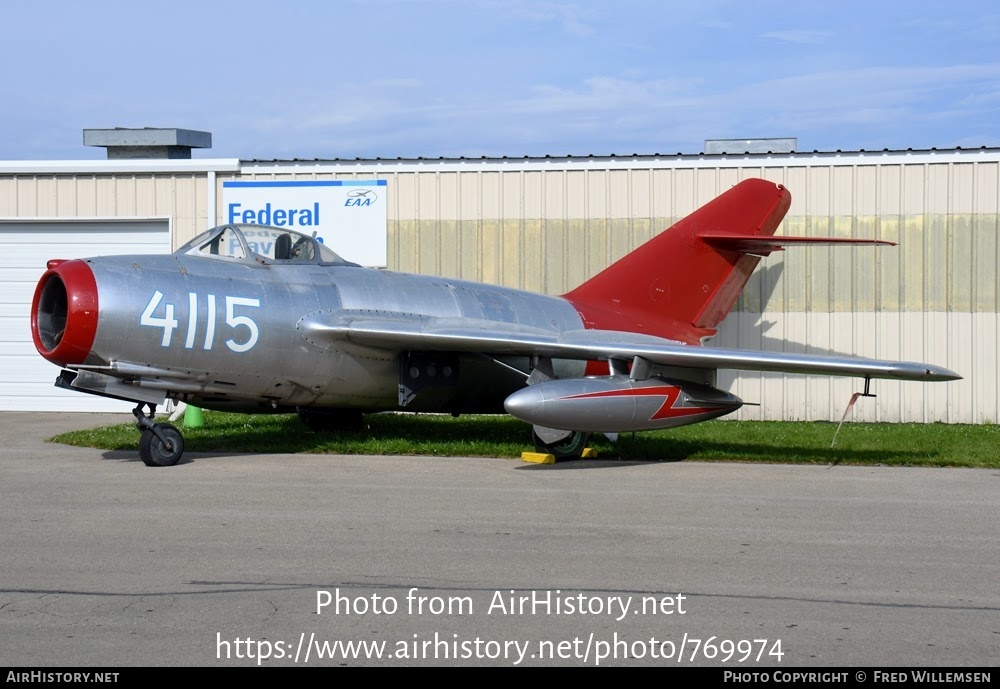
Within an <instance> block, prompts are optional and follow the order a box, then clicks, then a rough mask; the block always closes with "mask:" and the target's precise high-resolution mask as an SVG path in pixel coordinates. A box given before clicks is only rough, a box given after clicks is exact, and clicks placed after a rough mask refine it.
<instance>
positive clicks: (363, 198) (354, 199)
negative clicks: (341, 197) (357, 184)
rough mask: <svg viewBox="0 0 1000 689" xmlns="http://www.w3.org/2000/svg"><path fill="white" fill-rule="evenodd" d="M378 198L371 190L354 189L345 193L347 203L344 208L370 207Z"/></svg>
mask: <svg viewBox="0 0 1000 689" xmlns="http://www.w3.org/2000/svg"><path fill="white" fill-rule="evenodd" d="M377 198H378V196H376V195H375V192H374V191H372V190H371V189H355V190H354V191H351V192H348V193H347V201H346V202H345V203H344V205H345V206H347V207H351V206H370V205H372V204H373V203H375V200H376V199H377Z"/></svg>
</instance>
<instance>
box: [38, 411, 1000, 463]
mask: <svg viewBox="0 0 1000 689" xmlns="http://www.w3.org/2000/svg"><path fill="white" fill-rule="evenodd" d="M366 418H367V423H368V430H366V431H362V432H337V433H317V432H313V431H310V430H307V429H306V428H305V427H304V426H303V425H302V424H301V423H300V422H299V420H298V418H297V417H295V416H287V415H241V414H225V413H220V412H205V426H204V427H203V428H188V429H186V428H184V427H183V426H182V425H180V424H178V425H179V427H180V428H181V431H182V432H183V433H184V440H185V445H186V450H187V451H188V452H224V453H242V452H263V453H271V452H281V453H286V452H305V453H329V454H384V455H434V456H459V457H519V456H520V454H521V452H523V451H525V450H531V449H532V448H531V432H530V429H529V427H528V425H527V424H524V423H521V422H520V421H517V420H515V419H512V418H510V417H492V416H464V417H461V418H458V419H455V418H452V417H450V416H439V415H427V414H423V415H412V414H371V415H369V416H368V417H366ZM161 421H162V419H161ZM836 428H837V426H836V424H832V423H807V422H777V421H710V422H707V423H701V424H695V425H693V426H685V427H683V428H677V429H673V430H669V431H647V432H643V433H634V434H633V433H623V434H622V435H621V437H620V438H619V440H618V442H617V443H611V442H610V441H609V440H607V438H605V437H604V436H603V435H594V436H591V443H590V444H591V446H593V447H595V448H597V450H598V452H599V453H600V456H601V458H605V459H623V460H666V461H676V460H682V459H691V460H710V461H730V462H779V463H788V464H793V463H809V464H867V465H876V464H884V465H896V466H952V467H980V468H998V467H1000V426H997V425H984V426H969V425H946V424H885V423H882V424H874V423H848V424H844V427H843V428H842V429H841V431H840V435H838V436H837V445H836V447H834V448H832V449H831V448H830V441H831V440H832V439H833V434H834V431H835V430H836ZM51 440H52V441H53V442H59V443H65V444H67V445H77V446H81V447H96V448H101V449H105V450H128V451H135V450H136V447H137V444H138V440H139V433H138V431H136V429H135V424H134V423H123V424H121V425H116V426H105V427H102V428H96V429H92V430H82V431H73V432H71V433H64V434H62V435H58V436H56V437H54V438H51Z"/></svg>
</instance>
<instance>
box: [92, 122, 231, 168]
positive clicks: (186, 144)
mask: <svg viewBox="0 0 1000 689" xmlns="http://www.w3.org/2000/svg"><path fill="white" fill-rule="evenodd" d="M83 145H84V146H103V147H104V148H106V149H108V160H112V159H121V158H170V159H177V160H180V159H189V158H191V149H192V148H211V147H212V133H211V132H199V131H195V130H194V129H157V128H154V127H143V128H142V129H127V128H125V127H115V128H114V129H84V130H83Z"/></svg>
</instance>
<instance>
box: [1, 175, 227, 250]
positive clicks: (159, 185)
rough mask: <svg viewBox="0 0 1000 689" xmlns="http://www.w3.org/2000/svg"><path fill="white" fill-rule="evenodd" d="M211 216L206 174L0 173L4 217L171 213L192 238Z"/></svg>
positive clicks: (177, 230)
mask: <svg viewBox="0 0 1000 689" xmlns="http://www.w3.org/2000/svg"><path fill="white" fill-rule="evenodd" d="M208 216H209V213H208V205H207V186H206V175H205V174H195V173H151V174H126V173H118V174H107V175H87V174H79V175H70V174H36V175H26V174H21V175H0V217H5V218H53V219H54V218H108V217H114V218H143V219H148V218H171V219H172V221H173V231H174V236H175V238H176V237H179V236H185V237H188V238H191V237H193V236H194V235H195V234H197V233H198V232H201V231H202V230H204V229H205V228H206V227H207V225H206V222H207V218H208ZM183 241H187V240H183ZM183 241H182V242H181V243H183ZM176 245H177V243H176V241H175V246H176Z"/></svg>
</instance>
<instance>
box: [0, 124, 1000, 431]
mask: <svg viewBox="0 0 1000 689" xmlns="http://www.w3.org/2000/svg"><path fill="white" fill-rule="evenodd" d="M140 131H141V130H140ZM168 131H175V130H168ZM180 131H182V132H183V131H184V130H180ZM175 143H176V142H175ZM193 145H199V144H193ZM109 150H110V149H109ZM189 150H190V148H188V151H189ZM747 177H763V178H766V179H769V180H773V181H775V182H780V183H781V184H784V185H785V186H786V187H787V188H788V189H789V190H790V191H791V194H792V206H791V209H790V210H789V212H788V215H787V216H786V218H785V220H784V222H783V225H782V227H781V228H780V229H779V230H778V233H779V234H791V235H810V236H835V237H859V238H876V239H885V240H889V241H892V242H896V243H897V244H898V246H896V247H878V248H875V247H870V246H857V247H829V246H813V247H807V248H801V249H789V250H788V251H785V252H780V253H775V254H772V255H771V256H770V257H769V258H766V259H764V260H763V261H762V262H761V265H760V266H759V267H758V268H757V271H756V272H755V273H754V275H753V276H752V277H751V279H750V282H749V283H748V285H747V287H746V289H745V290H744V293H743V295H742V296H741V298H740V300H739V302H738V304H737V306H736V307H735V309H734V310H733V312H732V313H731V314H730V315H729V317H728V318H727V319H726V320H725V321H724V322H723V324H722V326H721V328H720V330H719V334H718V336H717V337H716V338H715V340H714V341H713V344H715V345H718V346H724V347H740V348H747V349H764V350H773V351H794V352H811V353H820V354H827V353H835V354H846V355H856V356H865V357H875V358H880V359H899V360H908V361H923V362H927V363H933V364H938V365H941V366H945V367H947V368H950V369H952V370H954V371H956V372H958V373H959V374H961V375H963V376H964V379H963V380H961V381H957V382H953V383H937V384H924V383H911V382H897V381H874V382H873V384H872V385H873V391H874V392H875V393H877V394H878V397H877V399H863V400H861V401H859V403H858V405H857V406H856V407H855V411H854V412H853V418H854V419H855V420H857V421H862V420H871V421H914V422H938V421H940V422H947V423H1000V396H998V390H1000V385H998V382H1000V367H998V362H997V358H998V355H997V342H998V338H1000V322H998V318H997V314H998V311H1000V274H998V270H997V267H998V264H1000V241H998V234H1000V221H998V218H1000V148H982V149H953V150H935V149H931V150H906V151H894V150H884V151H878V152H870V151H847V152H842V151H835V152H832V151H831V152H819V151H814V152H811V153H803V152H791V153H751V154H724V153H723V154H691V155H688V154H676V155H661V154H651V155H638V154H636V155H628V156H614V155H612V156H566V157H548V156H546V157H525V158H507V157H503V158H475V159H467V158H457V159H456V158H428V159H424V158H419V159H353V160H349V159H332V160H322V159H316V160H236V159H211V158H199V159H190V158H188V159H176V158H166V157H164V158H158V159H153V158H130V157H123V156H114V157H113V156H111V155H110V154H109V159H108V160H89V161H0V268H2V269H0V295H2V299H0V410H67V411H68V410H78V411H97V410H116V411H117V410H120V411H122V412H123V413H127V411H128V409H127V408H126V407H127V404H126V403H123V402H118V401H114V400H105V399H102V398H97V397H93V396H90V395H82V394H79V393H69V392H65V391H62V390H57V389H55V388H54V387H53V386H52V382H53V380H54V379H55V376H56V373H57V371H56V369H55V367H54V366H52V365H51V364H49V363H48V362H46V361H44V360H43V359H42V358H41V357H39V356H38V355H37V353H36V352H35V350H34V347H33V345H32V344H31V335H30V332H29V326H28V322H29V304H30V301H31V296H32V293H33V290H34V285H35V282H36V281H37V279H38V278H39V277H40V275H41V273H42V272H43V271H44V269H45V262H46V261H47V260H48V259H50V258H74V257H83V256H91V255H98V254H102V253H151V252H169V251H171V250H172V249H174V248H176V247H178V246H180V245H182V244H183V243H185V242H186V241H188V240H190V239H192V238H193V237H194V236H195V235H196V234H197V233H199V232H201V231H202V230H204V229H206V228H207V227H210V226H212V225H215V224H220V223H222V222H225V221H226V213H225V208H224V207H223V203H222V198H223V193H224V185H225V184H226V183H227V182H230V183H232V182H260V181H271V182H275V181H277V182H281V181H300V180H314V181H334V180H343V181H351V180H379V184H383V185H384V186H383V187H382V188H384V189H385V194H386V203H387V207H386V227H385V233H386V234H385V238H384V239H385V242H386V251H385V265H386V267H387V268H388V269H390V270H399V271H407V272H416V273H426V274H435V275H442V276H446V277H455V278H461V279H468V280H477V281H485V282H491V283H496V284H501V285H505V286H510V287H518V288H522V289H527V290H533V291H541V292H546V293H549V294H561V293H564V292H566V291H568V290H570V289H571V288H573V287H574V286H576V285H577V284H578V283H580V282H582V281H583V280H585V279H586V278H588V277H590V276H592V275H594V274H596V273H597V272H599V271H600V270H601V269H603V268H604V267H605V266H607V265H609V264H610V263H611V262H613V261H614V260H616V259H618V258H620V257H621V256H623V255H624V254H625V253H627V252H628V251H630V250H631V249H633V248H635V247H636V246H638V245H639V244H641V243H642V242H644V241H646V240H647V239H649V238H650V237H652V236H653V235H655V234H656V233H658V232H660V231H662V230H664V229H665V228H667V227H669V226H670V225H671V224H672V223H673V222H675V221H676V220H678V219H679V218H681V217H683V216H684V215H686V214H688V213H690V212H691V211H693V210H694V209H695V208H697V207H698V206H700V205H701V204H703V203H705V202H707V201H709V200H711V199H712V198H714V197H715V196H717V195H718V194H720V193H721V192H723V191H725V190H726V189H728V188H729V187H730V186H732V185H733V184H735V183H737V182H738V181H740V180H742V179H744V178H747ZM333 248H334V249H336V248H337V247H333ZM719 384H720V387H722V388H724V389H728V390H730V391H731V392H733V393H735V394H737V395H738V396H740V397H741V398H743V399H744V400H745V401H747V402H759V403H760V404H761V405H762V406H760V407H744V408H743V409H742V410H740V412H739V413H738V414H736V415H733V416H732V417H730V418H742V419H784V420H803V419H805V420H830V421H834V420H839V419H840V416H841V414H842V413H843V411H844V408H845V407H846V405H847V402H848V400H849V399H850V397H851V394H852V393H853V392H855V391H858V390H860V389H861V387H860V386H861V385H862V384H863V382H862V381H861V380H859V379H849V378H826V377H805V376H795V375H780V374H770V373H754V372H741V373H736V372H730V371H726V372H720V377H719Z"/></svg>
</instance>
